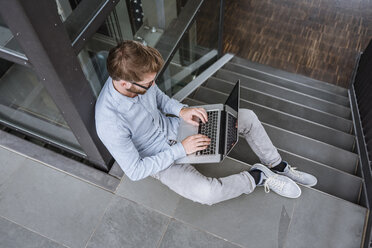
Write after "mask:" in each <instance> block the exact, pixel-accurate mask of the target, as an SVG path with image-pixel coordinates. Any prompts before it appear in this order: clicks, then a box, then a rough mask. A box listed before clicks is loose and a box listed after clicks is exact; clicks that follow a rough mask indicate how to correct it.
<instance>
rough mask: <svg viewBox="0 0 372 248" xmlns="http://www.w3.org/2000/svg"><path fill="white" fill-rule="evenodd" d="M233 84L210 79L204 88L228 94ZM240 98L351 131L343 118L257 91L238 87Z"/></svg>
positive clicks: (347, 121)
mask: <svg viewBox="0 0 372 248" xmlns="http://www.w3.org/2000/svg"><path fill="white" fill-rule="evenodd" d="M234 85H235V83H232V82H230V81H226V80H222V79H218V78H215V77H211V78H209V79H208V80H207V82H206V83H205V84H204V86H205V87H207V88H211V89H215V90H217V91H221V92H223V93H228V94H229V93H230V92H231V90H232V88H233V87H234ZM240 97H241V98H243V99H245V100H249V101H251V102H254V103H257V104H260V105H264V106H267V107H269V108H273V109H276V110H279V111H282V112H285V113H288V114H291V115H294V116H297V117H301V118H304V119H306V120H309V121H313V122H316V123H319V124H322V125H325V126H328V127H331V128H334V129H337V130H340V131H342V132H345V133H350V132H351V130H352V125H353V123H352V121H351V120H347V119H345V118H342V117H339V116H336V115H332V114H329V113H326V112H323V111H320V110H317V109H313V108H310V107H307V106H305V105H302V104H298V103H295V102H291V101H288V100H287V99H285V98H279V97H276V96H272V95H269V94H266V93H262V92H260V91H257V90H253V89H249V88H247V87H245V86H241V87H240Z"/></svg>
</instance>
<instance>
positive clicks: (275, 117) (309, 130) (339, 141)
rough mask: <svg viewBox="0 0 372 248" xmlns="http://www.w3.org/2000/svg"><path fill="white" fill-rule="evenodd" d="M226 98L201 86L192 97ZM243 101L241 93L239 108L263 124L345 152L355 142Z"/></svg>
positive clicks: (216, 100) (347, 136) (205, 99)
mask: <svg viewBox="0 0 372 248" xmlns="http://www.w3.org/2000/svg"><path fill="white" fill-rule="evenodd" d="M227 97H228V94H225V93H221V92H219V91H216V90H213V89H209V88H205V87H203V86H201V87H199V88H198V89H197V90H196V92H195V94H194V95H193V98H194V99H196V100H200V101H203V102H206V103H207V104H213V103H224V102H225V101H226V99H227ZM245 99H246V98H245V95H243V92H242V93H241V102H240V107H241V108H247V109H251V110H253V111H254V112H255V113H256V114H257V116H258V118H259V119H260V120H261V121H262V122H264V123H268V124H271V125H274V126H276V127H280V128H283V129H285V130H289V131H292V132H295V133H298V134H301V135H304V136H306V137H310V138H313V139H316V140H319V141H322V142H325V143H327V144H331V145H334V146H336V147H339V148H342V149H345V150H347V151H352V150H353V147H354V140H355V139H354V136H353V135H350V134H347V133H344V132H341V131H339V130H336V129H333V128H330V127H327V126H324V125H320V124H318V123H315V122H311V121H308V120H305V119H303V118H300V117H296V116H293V115H290V114H287V113H284V112H280V111H278V110H275V109H271V108H268V107H266V106H263V105H259V104H257V103H255V102H250V101H247V100H245ZM248 99H250V98H248Z"/></svg>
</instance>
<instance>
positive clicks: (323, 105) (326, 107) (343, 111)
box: [215, 69, 351, 120]
mask: <svg viewBox="0 0 372 248" xmlns="http://www.w3.org/2000/svg"><path fill="white" fill-rule="evenodd" d="M215 77H217V78H220V79H224V80H227V81H230V82H234V81H237V80H238V79H240V82H241V85H242V86H244V87H247V88H250V89H254V90H258V91H261V92H264V93H267V94H270V95H273V96H276V97H281V98H285V99H287V100H289V101H293V102H295V103H299V104H302V105H306V106H308V107H311V108H314V109H317V110H320V111H323V112H327V113H330V114H333V115H337V116H340V117H342V118H345V119H348V120H351V111H350V108H348V107H345V106H341V105H339V104H335V103H332V102H329V101H326V100H323V99H319V98H316V97H314V96H309V95H307V94H304V93H301V92H297V91H294V90H291V89H287V88H284V87H281V86H278V85H275V84H271V83H268V82H265V81H262V80H259V79H256V78H252V77H249V76H246V75H243V74H238V73H236V72H232V71H229V70H225V69H220V70H218V72H217V73H216V74H215Z"/></svg>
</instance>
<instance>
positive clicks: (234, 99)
mask: <svg viewBox="0 0 372 248" xmlns="http://www.w3.org/2000/svg"><path fill="white" fill-rule="evenodd" d="M239 87H240V80H238V81H237V82H236V84H235V86H234V89H233V90H232V91H231V93H230V95H229V97H228V98H227V100H226V103H225V104H226V105H227V106H229V107H230V108H232V109H233V110H235V111H236V112H238V111H239Z"/></svg>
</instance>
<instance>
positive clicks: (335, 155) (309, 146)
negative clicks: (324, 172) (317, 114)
mask: <svg viewBox="0 0 372 248" xmlns="http://www.w3.org/2000/svg"><path fill="white" fill-rule="evenodd" d="M184 102H185V103H186V104H189V105H190V106H192V105H202V104H204V103H203V102H201V101H195V100H194V99H189V98H187V100H186V101H184ZM262 125H263V126H264V128H265V130H266V132H267V134H268V136H269V137H270V139H271V141H272V142H273V144H274V145H275V146H276V147H277V148H279V149H282V150H286V151H289V152H291V153H294V154H296V155H299V156H302V157H305V158H307V159H310V160H314V161H316V162H319V163H322V164H326V165H329V166H331V167H333V168H336V169H339V170H342V171H344V172H347V173H350V174H355V170H356V165H357V161H358V155H357V154H355V153H352V152H348V151H346V150H343V149H340V148H338V147H335V146H332V145H329V144H326V143H324V142H321V141H317V140H314V139H311V138H308V137H305V136H302V135H299V134H296V133H293V132H290V131H287V130H284V129H281V128H278V127H274V126H272V125H269V124H265V123H262Z"/></svg>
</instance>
